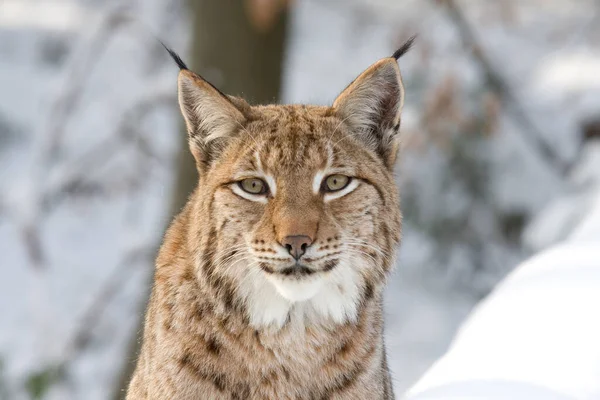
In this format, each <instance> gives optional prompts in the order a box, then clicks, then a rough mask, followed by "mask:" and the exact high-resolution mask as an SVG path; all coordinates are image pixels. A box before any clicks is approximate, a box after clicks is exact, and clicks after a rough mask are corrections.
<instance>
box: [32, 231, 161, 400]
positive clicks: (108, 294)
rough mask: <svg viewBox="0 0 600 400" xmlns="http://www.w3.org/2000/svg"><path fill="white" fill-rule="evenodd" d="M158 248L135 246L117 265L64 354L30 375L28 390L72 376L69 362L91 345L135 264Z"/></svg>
mask: <svg viewBox="0 0 600 400" xmlns="http://www.w3.org/2000/svg"><path fill="white" fill-rule="evenodd" d="M155 248H156V246H155V245H154V243H152V244H151V245H148V246H142V247H139V248H136V249H133V250H131V251H130V252H129V253H127V254H126V255H125V257H124V258H123V260H122V261H121V262H119V263H118V264H117V265H116V266H115V267H114V269H113V270H112V271H111V273H110V275H109V276H108V278H107V279H106V281H105V282H104V284H103V285H102V286H101V287H100V290H99V291H98V293H97V294H96V295H95V296H94V297H93V298H92V301H91V302H90V304H89V306H88V307H87V308H86V309H85V310H84V311H83V313H82V315H81V317H80V318H79V322H78V323H76V324H75V329H74V331H73V333H72V334H71V335H70V337H69V339H68V340H67V341H66V342H65V343H64V348H63V351H61V352H60V358H59V359H57V360H55V361H54V362H50V363H47V364H46V365H44V366H42V367H40V368H38V369H37V370H36V371H32V373H31V374H29V375H28V378H27V380H26V382H25V385H26V387H27V389H28V391H30V392H31V390H43V391H45V390H47V389H48V388H49V387H50V386H53V385H55V384H57V383H61V382H65V381H67V380H68V372H67V371H68V367H69V365H70V364H72V363H73V362H74V361H75V360H76V359H77V357H79V356H80V355H81V354H82V353H83V352H84V351H85V350H87V349H88V348H89V346H90V343H91V342H92V338H93V335H94V330H95V329H96V328H97V326H98V323H99V321H101V319H102V317H103V315H104V313H105V311H106V309H107V308H108V305H109V304H110V303H111V301H112V300H113V299H114V298H115V296H116V295H117V294H118V293H119V291H120V290H121V288H122V287H123V285H124V284H125V283H126V282H129V276H130V275H131V273H132V272H133V271H134V268H133V266H134V265H135V264H138V265H141V264H143V265H145V264H146V262H147V261H149V260H150V259H152V258H153V257H154V253H155ZM41 384H43V386H44V387H43V388H41V389H40V388H36V386H40V385H41Z"/></svg>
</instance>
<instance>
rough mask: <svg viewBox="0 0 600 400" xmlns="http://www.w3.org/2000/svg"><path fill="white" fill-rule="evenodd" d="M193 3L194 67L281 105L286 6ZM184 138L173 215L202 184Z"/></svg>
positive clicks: (278, 2) (224, 0) (276, 0)
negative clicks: (197, 185)
mask: <svg viewBox="0 0 600 400" xmlns="http://www.w3.org/2000/svg"><path fill="white" fill-rule="evenodd" d="M189 3H190V8H191V11H192V12H193V13H194V16H195V20H194V32H193V40H192V48H193V50H192V62H191V63H190V68H192V69H193V70H194V71H196V72H198V73H199V74H201V75H202V76H203V77H204V78H205V79H207V80H209V81H210V82H211V83H212V84H214V85H215V86H217V87H218V88H219V89H220V90H221V91H222V92H224V93H227V94H232V95H241V96H243V97H244V98H245V99H246V100H248V101H250V102H251V103H254V104H264V103H272V102H276V101H277V100H278V97H279V94H280V87H281V75H282V74H281V72H282V64H283V56H284V48H285V38H286V25H287V18H288V16H287V14H288V12H287V9H286V7H285V6H286V1H285V0H271V1H257V0H254V1H253V0H244V1H242V0H191V1H190V2H189ZM181 138H182V145H181V154H180V156H179V157H178V162H177V177H176V182H175V187H174V192H173V198H172V204H171V214H172V215H175V214H176V213H178V212H179V210H181V208H182V207H183V206H184V205H185V203H186V201H187V198H188V196H189V195H190V193H191V192H192V190H193V189H194V187H195V186H196V184H197V182H198V176H197V172H196V167H195V164H194V160H193V158H192V156H191V154H190V152H189V150H188V146H187V140H186V139H187V135H184V134H182V135H181ZM142 324H143V318H142V317H140V323H139V326H140V328H139V329H137V330H136V331H135V334H134V337H133V338H132V341H131V345H130V350H129V354H128V357H127V361H126V363H125V365H124V367H123V371H122V372H121V375H120V379H119V382H118V385H119V386H118V388H117V393H116V394H115V396H113V397H114V398H115V399H123V398H124V397H125V389H126V387H127V384H128V383H129V380H130V378H131V374H132V373H133V369H134V367H135V361H136V359H137V354H138V353H139V348H140V345H141V339H140V338H141V336H140V335H141V332H142Z"/></svg>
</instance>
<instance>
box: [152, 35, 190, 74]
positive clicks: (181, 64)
mask: <svg viewBox="0 0 600 400" xmlns="http://www.w3.org/2000/svg"><path fill="white" fill-rule="evenodd" d="M159 42H160V44H162V46H163V47H164V48H165V50H167V51H168V52H169V55H170V56H171V58H172V59H173V61H175V63H176V64H177V66H178V67H179V69H180V70H187V69H189V68H188V67H187V65H185V63H184V62H183V60H182V59H181V57H179V54H177V53H175V52H174V51H173V50H171V49H170V48H168V47H167V45H166V44H164V43H163V42H162V41H161V40H159Z"/></svg>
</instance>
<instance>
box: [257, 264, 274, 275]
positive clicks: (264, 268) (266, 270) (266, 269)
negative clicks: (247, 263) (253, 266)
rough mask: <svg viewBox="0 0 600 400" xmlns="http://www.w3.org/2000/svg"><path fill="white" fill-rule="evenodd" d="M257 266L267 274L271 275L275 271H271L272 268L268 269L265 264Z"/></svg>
mask: <svg viewBox="0 0 600 400" xmlns="http://www.w3.org/2000/svg"><path fill="white" fill-rule="evenodd" d="M258 266H259V267H260V269H262V270H263V271H265V272H266V273H268V274H273V273H275V271H273V268H271V267H269V265H268V264H267V263H263V262H261V263H258Z"/></svg>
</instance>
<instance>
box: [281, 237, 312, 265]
mask: <svg viewBox="0 0 600 400" xmlns="http://www.w3.org/2000/svg"><path fill="white" fill-rule="evenodd" d="M281 244H282V245H283V246H285V247H286V248H287V249H288V251H289V252H290V255H291V256H292V257H294V259H296V260H299V259H300V257H302V255H304V253H306V248H307V247H308V246H310V245H311V244H312V239H311V238H310V237H308V236H306V235H292V236H286V237H284V238H283V240H282V242H281Z"/></svg>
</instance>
